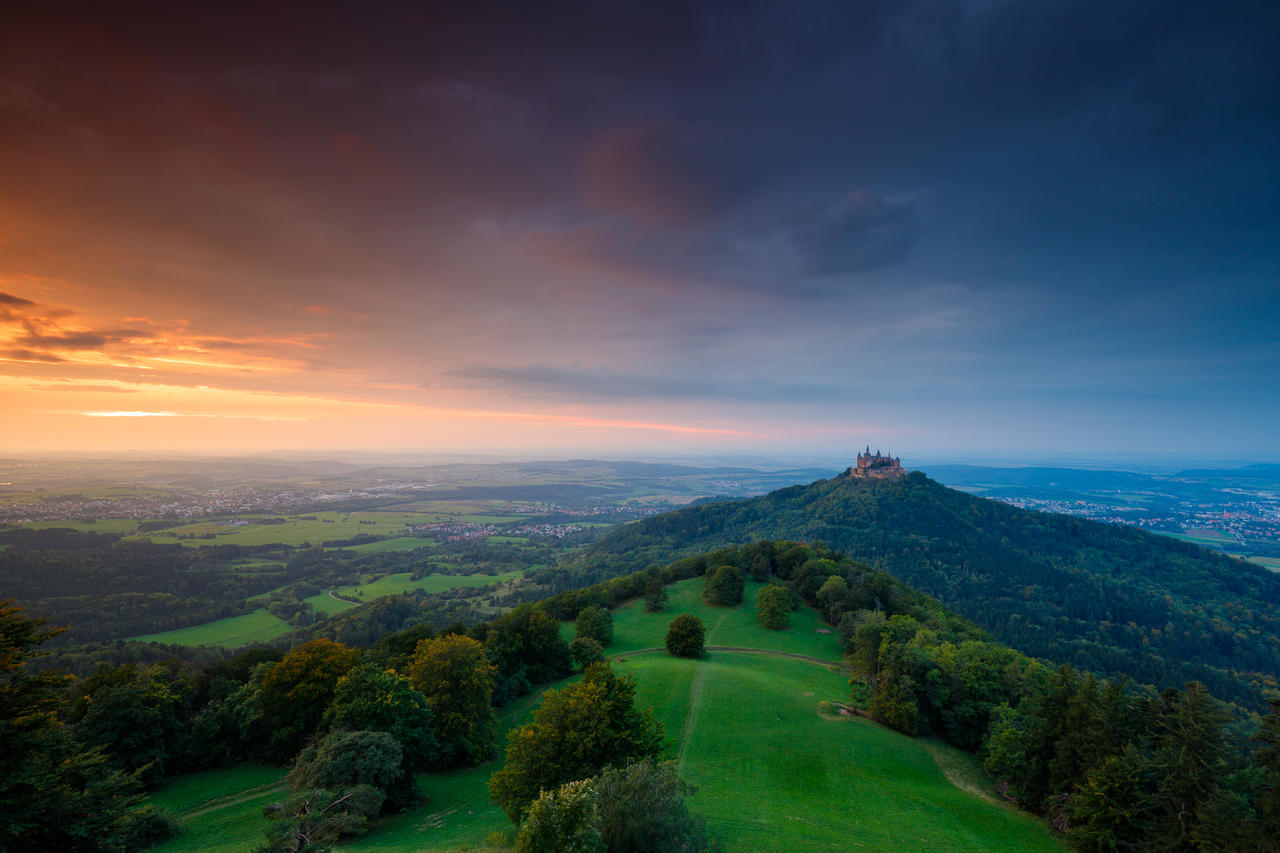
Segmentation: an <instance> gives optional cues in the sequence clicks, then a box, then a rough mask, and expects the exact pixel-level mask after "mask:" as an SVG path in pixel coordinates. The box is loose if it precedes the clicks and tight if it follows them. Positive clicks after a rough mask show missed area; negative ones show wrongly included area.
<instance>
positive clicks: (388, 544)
mask: <svg viewBox="0 0 1280 853" xmlns="http://www.w3.org/2000/svg"><path fill="white" fill-rule="evenodd" d="M434 547H435V543H434V542H432V541H431V540H429V539H418V538H416V537H414V536H397V537H396V538H394V539H383V540H382V541H380V542H366V543H365V544H363V545H348V546H346V547H345V548H343V549H342V550H344V551H354V552H355V553H357V554H381V553H383V552H386V551H416V550H418V549H419V548H434Z"/></svg>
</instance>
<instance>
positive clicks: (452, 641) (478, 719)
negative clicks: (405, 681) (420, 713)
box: [409, 634, 497, 767]
mask: <svg viewBox="0 0 1280 853" xmlns="http://www.w3.org/2000/svg"><path fill="white" fill-rule="evenodd" d="M496 675H497V669H496V667H494V665H493V664H491V663H489V658H488V657H487V656H486V655H485V652H484V646H482V645H480V644H479V643H478V642H476V641H475V640H473V639H471V638H470V637H464V636H462V635H460V634H445V635H443V636H440V637H436V638H434V639H430V640H423V641H422V642H421V643H419V644H418V650H417V651H416V652H415V653H414V656H413V662H412V663H411V664H410V666H409V678H410V679H411V680H412V682H413V686H414V687H415V688H416V689H417V690H418V691H419V692H421V693H422V695H423V696H425V697H427V702H428V703H429V704H430V705H431V709H432V712H433V714H434V716H435V720H434V726H435V733H436V741H437V743H438V744H439V746H440V762H441V764H442V765H443V766H445V767H455V766H458V765H474V764H479V763H480V762H482V761H488V760H489V759H490V758H492V757H493V753H494V724H495V718H494V713H493V687H494V680H495V677H496Z"/></svg>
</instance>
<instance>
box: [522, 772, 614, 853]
mask: <svg viewBox="0 0 1280 853" xmlns="http://www.w3.org/2000/svg"><path fill="white" fill-rule="evenodd" d="M606 849H607V848H606V847H605V844H604V839H603V838H601V836H600V818H599V816H598V815H597V814H596V798H595V791H594V790H592V787H591V780H590V779H579V780H577V781H575V782H566V783H565V784H563V785H561V786H560V787H559V788H556V789H555V790H552V791H543V792H542V794H541V795H540V796H539V797H538V799H536V800H534V801H533V804H532V805H531V806H529V815H528V817H526V818H525V821H524V825H523V826H521V827H520V834H519V835H518V836H516V853H604V851H605V850H606Z"/></svg>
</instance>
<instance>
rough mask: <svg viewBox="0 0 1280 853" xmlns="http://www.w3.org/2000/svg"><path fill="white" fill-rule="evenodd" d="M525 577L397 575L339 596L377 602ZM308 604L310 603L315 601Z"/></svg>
mask: <svg viewBox="0 0 1280 853" xmlns="http://www.w3.org/2000/svg"><path fill="white" fill-rule="evenodd" d="M523 575H524V572H523V571H511V572H504V573H502V574H500V575H426V576H425V577H421V578H418V579H417V580H413V579H412V578H413V573H412V572H397V573H396V574H394V575H387V576H386V577H381V578H378V579H377V580H376V581H372V582H371V583H366V584H361V585H359V586H343V587H339V588H338V590H337V592H338V595H341V596H343V597H345V598H360V599H361V600H362V601H373V600H374V599H375V598H381V597H382V596H384V595H399V594H400V593H402V592H409V591H410V590H426V591H427V592H443V591H444V590H446V589H459V588H461V587H464V586H474V587H485V586H496V585H498V584H500V583H506V582H507V581H510V580H514V579H516V578H518V577H522V576H523ZM307 600H308V601H310V600H311V599H307Z"/></svg>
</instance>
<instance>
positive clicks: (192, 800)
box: [149, 766, 285, 853]
mask: <svg viewBox="0 0 1280 853" xmlns="http://www.w3.org/2000/svg"><path fill="white" fill-rule="evenodd" d="M284 772H285V771H283V770H281V769H280V768H278V767H254V766H247V767H232V768H228V769H226V770H208V771H205V772H203V773H190V774H188V775H186V776H179V777H177V778H175V779H172V780H170V781H168V782H166V783H165V784H164V786H163V787H161V788H159V789H158V790H156V791H155V792H153V793H152V794H151V802H152V803H154V804H155V805H157V806H159V807H160V808H162V809H165V810H166V811H168V812H169V813H170V814H171V815H173V817H175V818H176V819H177V821H178V823H179V824H180V825H181V826H182V827H183V830H184V831H183V833H182V834H181V835H179V836H177V837H176V838H172V839H170V840H169V841H166V842H165V843H163V844H160V845H158V846H156V847H152V848H149V849H151V850H153V851H156V853H188V851H209V853H240V851H243V850H250V849H253V847H255V846H257V844H258V843H259V842H263V841H266V836H265V832H266V829H267V819H266V818H264V817H263V816H262V808H263V806H266V805H268V804H269V803H272V802H275V801H276V800H278V799H280V797H281V796H282V795H283V793H284V782H283V779H284Z"/></svg>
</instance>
